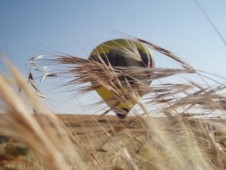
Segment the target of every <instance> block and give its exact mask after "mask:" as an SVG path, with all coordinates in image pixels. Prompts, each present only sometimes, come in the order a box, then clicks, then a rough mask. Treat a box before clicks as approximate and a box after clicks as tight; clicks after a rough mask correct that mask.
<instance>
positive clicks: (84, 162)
mask: <svg viewBox="0 0 226 170" xmlns="http://www.w3.org/2000/svg"><path fill="white" fill-rule="evenodd" d="M137 40H138V41H140V42H142V43H145V44H146V45H147V46H148V47H150V48H151V49H153V50H156V51H157V52H159V53H162V54H164V55H166V56H168V57H169V58H170V59H171V60H172V61H174V62H175V63H177V64H178V68H160V67H157V68H153V69H138V68H137V69H128V68H127V69H121V68H112V67H110V66H106V65H104V64H101V63H96V62H94V61H89V60H85V59H81V58H78V57H73V56H67V55H60V56H58V57H56V58H49V59H48V58H46V59H45V58H44V59H43V58H42V57H37V58H32V59H31V60H30V64H31V65H32V67H34V70H35V71H38V72H40V75H41V77H39V79H40V80H41V81H44V80H45V79H48V78H56V79H58V78H63V80H64V81H60V82H62V84H59V85H60V87H61V88H63V89H64V88H66V87H67V89H70V90H71V89H72V90H73V92H77V93H78V94H79V95H80V94H86V93H88V92H91V91H94V90H95V89H96V88H98V87H100V86H104V87H106V88H108V89H111V90H112V91H113V92H114V94H115V96H117V100H122V101H125V100H126V101H127V102H128V103H129V102H130V101H132V100H134V99H133V98H132V97H134V95H130V94H131V92H132V93H133V94H136V95H137V94H143V93H144V94H146V95H145V96H143V100H141V101H140V102H139V103H138V106H139V107H140V108H138V109H134V110H133V111H131V115H133V116H128V117H127V118H126V119H125V120H121V121H118V119H117V118H116V117H115V116H104V117H101V118H99V117H97V116H92V115H91V116H86V117H85V116H75V117H72V116H67V115H64V116H56V115H54V114H52V113H51V111H50V110H49V109H48V108H47V107H46V105H45V104H43V101H42V100H41V99H40V97H38V96H41V97H45V95H43V94H42V92H41V91H40V90H39V89H38V88H37V80H36V78H35V77H38V75H34V73H32V72H31V73H30V74H29V81H30V83H31V84H32V87H31V86H29V85H28V83H27V80H26V79H25V78H24V77H23V76H22V75H21V74H20V73H19V71H18V70H17V69H16V68H15V67H14V66H13V65H11V63H10V62H8V61H6V64H7V66H8V68H9V71H10V72H11V74H12V78H9V77H6V76H4V75H2V74H0V82H1V83H0V106H1V109H2V111H4V112H6V113H7V115H4V116H2V117H1V119H0V132H1V134H2V135H7V136H10V137H11V138H12V139H13V140H15V141H9V142H8V143H7V144H4V145H3V146H2V148H1V149H2V150H1V155H0V157H1V159H0V165H1V168H2V169H10V168H11V169H115V170H116V169H118V170H119V169H134V170H138V169H225V165H226V159H225V158H226V157H225V154H226V153H225V149H226V131H225V129H226V127H225V119H224V117H225V102H226V98H225V93H224V89H225V86H224V85H223V83H218V82H215V83H214V84H213V85H212V84H211V85H210V84H209V80H208V79H206V77H204V76H202V75H201V73H200V72H198V71H196V70H195V69H193V68H192V67H191V66H190V65H189V64H188V63H186V62H184V61H183V60H181V59H180V58H179V57H177V56H176V55H175V54H173V53H171V52H169V51H167V50H165V49H163V48H161V47H158V46H156V45H154V44H152V43H149V42H147V41H144V40H141V39H137ZM42 63H44V64H45V65H49V66H51V65H54V69H53V70H46V69H45V68H43V67H40V66H41V65H42ZM144 72H150V73H151V75H152V76H151V77H150V79H151V81H153V82H156V83H153V84H152V86H150V87H147V86H142V87H143V88H138V89H134V87H132V86H131V87H130V88H129V89H127V90H128V91H129V92H130V94H128V93H126V92H125V91H126V90H124V91H123V93H122V90H119V89H118V87H121V88H123V87H124V85H125V82H120V81H119V77H120V76H122V75H126V76H129V77H136V75H137V74H143V73H144ZM202 74H203V73H202ZM178 75H181V76H179V77H180V79H179V80H181V79H182V78H183V81H182V82H181V81H179V83H178V81H177V82H170V81H169V80H168V79H167V80H165V79H164V78H166V77H169V76H171V77H177V76H178ZM197 77H198V81H196V80H197ZM137 81H138V80H137ZM148 81H150V80H148ZM168 81H169V82H168ZM89 82H92V83H89ZM138 83H141V84H142V82H139V81H138ZM126 85H127V87H128V86H129V85H128V84H126ZM18 88H19V89H20V91H21V92H20V93H18V91H17V89H18ZM37 92H38V93H37ZM34 94H37V95H34ZM136 97H137V98H138V99H139V98H140V96H139V95H137V96H136ZM99 104H100V103H99ZM31 112H34V113H35V115H34V114H31ZM153 115H162V117H153ZM59 117H60V119H59ZM61 120H62V121H61ZM65 125H66V126H65ZM27 148H29V149H28V150H27ZM15 153H17V154H15ZM21 166H22V167H21Z"/></svg>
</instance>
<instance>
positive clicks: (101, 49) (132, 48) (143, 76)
mask: <svg viewBox="0 0 226 170" xmlns="http://www.w3.org/2000/svg"><path fill="white" fill-rule="evenodd" d="M89 59H90V60H93V61H96V62H98V63H101V64H104V65H107V66H108V67H109V68H110V69H112V70H114V71H115V70H116V71H117V70H118V71H119V72H120V70H123V69H133V70H135V69H142V68H152V67H154V61H153V58H152V54H151V52H150V51H149V49H148V48H147V47H145V46H144V45H143V44H142V43H140V42H138V41H136V40H130V39H115V40H110V41H107V42H104V43H102V44H100V45H98V46H97V47H96V48H95V49H94V50H93V51H92V52H91V54H90V57H89ZM144 70H146V71H143V72H140V71H139V73H138V74H136V75H133V76H130V75H120V74H116V75H117V76H116V77H117V79H116V80H113V81H112V82H109V83H111V85H112V86H113V87H114V90H112V89H108V88H106V87H104V86H101V87H99V88H97V89H96V91H97V93H98V94H99V95H100V97H101V98H102V99H103V100H104V101H105V102H106V104H107V105H109V106H110V107H111V109H112V110H113V111H114V112H115V113H116V114H117V116H118V117H119V118H125V117H126V115H127V114H128V112H129V111H130V110H131V109H132V108H133V106H134V105H135V104H137V103H138V102H139V101H140V97H141V96H142V95H144V94H143V93H142V90H141V88H142V86H149V85H150V83H151V81H150V77H151V73H150V72H148V71H147V69H144ZM95 71H98V70H95ZM99 71H100V70H99Z"/></svg>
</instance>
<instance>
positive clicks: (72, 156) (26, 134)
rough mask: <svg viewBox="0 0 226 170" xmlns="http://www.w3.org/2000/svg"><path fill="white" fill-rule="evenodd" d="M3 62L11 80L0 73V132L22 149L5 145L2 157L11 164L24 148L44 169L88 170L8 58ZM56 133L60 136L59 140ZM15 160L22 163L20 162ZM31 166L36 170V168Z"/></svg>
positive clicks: (63, 128) (63, 129)
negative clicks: (8, 158) (3, 113)
mask: <svg viewBox="0 0 226 170" xmlns="http://www.w3.org/2000/svg"><path fill="white" fill-rule="evenodd" d="M4 61H5V64H6V66H7V67H8V69H9V71H10V72H11V75H12V78H8V77H6V76H5V75H3V74H1V73H0V81H1V83H0V97H1V98H0V103H1V106H2V107H3V108H4V109H5V113H6V114H5V115H1V116H2V117H1V118H2V119H1V120H0V132H1V134H2V135H6V136H9V137H10V138H12V139H14V140H16V141H18V142H21V143H22V144H24V146H25V148H23V147H20V146H14V144H13V145H8V146H7V147H6V148H5V149H6V150H5V151H6V153H5V154H6V157H7V155H8V154H9V155H11V157H12V160H13V161H15V160H18V156H22V155H23V154H26V153H25V152H27V150H26V148H27V147H28V148H29V150H31V151H32V153H33V154H34V155H35V156H36V157H37V159H39V160H41V161H43V163H44V164H43V166H44V167H47V168H48V169H59V170H62V169H71V168H69V167H74V168H75V169H77V168H78V169H88V168H87V165H86V164H84V162H83V160H82V159H83V158H82V157H81V155H80V154H79V153H78V150H77V149H76V146H75V144H73V142H72V140H71V137H70V133H69V131H68V130H67V128H66V126H65V125H64V124H63V123H62V122H61V121H60V120H59V119H58V118H57V117H56V116H54V115H53V114H52V113H51V111H50V110H49V109H48V107H46V105H45V104H44V103H43V101H42V100H41V99H40V98H39V97H38V96H36V95H35V94H36V93H35V90H34V89H33V88H32V87H30V86H29V85H28V83H27V80H26V79H25V78H24V77H23V76H22V74H21V73H20V72H19V71H18V70H17V68H16V67H15V66H13V65H12V64H11V63H10V62H9V61H8V59H6V58H4ZM17 89H20V90H21V92H22V93H23V94H24V96H25V98H24V97H21V95H20V94H19V93H18V91H17ZM28 104H29V105H30V106H29V107H30V108H32V109H33V110H36V116H35V115H34V114H32V113H31V111H32V109H29V107H27V105H28ZM53 127H54V128H53ZM59 134H60V136H61V135H62V136H64V137H63V138H59ZM69 151H70V152H69ZM19 160H20V162H21V163H22V164H23V159H19ZM50 162H51V163H50ZM28 163H29V162H28ZM30 164H32V163H31V162H30ZM33 166H34V168H37V169H40V167H39V166H38V165H35V164H34V165H33ZM35 166H37V167H35ZM6 169H7V168H6Z"/></svg>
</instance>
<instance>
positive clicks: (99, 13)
mask: <svg viewBox="0 0 226 170" xmlns="http://www.w3.org/2000/svg"><path fill="white" fill-rule="evenodd" d="M199 3H200V4H201V6H202V7H203V9H204V10H205V12H206V13H207V14H208V15H209V17H210V19H211V20H212V22H213V23H214V24H215V26H216V27H217V28H218V30H219V32H220V33H221V34H222V36H223V37H224V38H225V39H226V10H225V7H226V1H225V0H199ZM121 33H125V34H129V35H131V36H135V37H139V38H143V39H146V40H147V41H150V42H153V43H155V44H157V45H159V46H161V47H164V48H166V49H168V50H170V51H173V52H175V53H177V54H178V55H179V56H182V57H183V58H184V59H185V60H186V61H188V62H189V63H190V64H191V65H193V66H194V67H195V68H197V69H202V70H206V71H208V72H213V73H216V74H219V75H221V76H224V77H226V68H225V67H226V66H225V64H226V46H225V45H224V43H223V42H222V41H221V40H220V38H219V36H218V35H217V33H216V32H215V31H214V29H213V28H212V27H211V25H210V23H209V22H208V20H207V19H206V18H205V17H204V15H203V14H202V13H201V11H200V9H199V8H198V7H197V5H196V3H195V1H194V0H139V1H136V0H121V1H119V0H118V1H106V0H96V1H93V0H67V1H61V0H54V1H51V0H49V1H46V0H39V1H31V0H20V1H16V0H14V1H13V0H8V1H0V52H2V53H4V54H5V55H6V56H7V57H8V58H10V60H11V61H12V62H13V63H14V64H15V65H16V66H17V67H18V68H19V69H20V70H21V71H22V72H23V73H25V65H26V63H27V61H28V59H29V58H31V57H33V56H36V55H40V54H46V53H48V52H52V51H51V50H55V51H58V52H63V53H67V54H71V55H75V56H81V57H84V58H88V56H89V53H90V51H91V50H92V49H93V48H94V47H95V46H96V45H98V44H99V43H101V42H103V41H106V40H109V39H114V38H119V37H120V36H122V34H121ZM50 49H51V50H50ZM0 67H1V68H0V70H2V69H3V68H2V65H0ZM81 101H83V102H84V103H83V104H81V106H83V105H85V99H83V100H81ZM81 101H77V102H76V101H75V103H77V104H79V102H81ZM65 105H67V106H68V107H65ZM75 105H76V104H74V103H73V102H68V103H67V104H64V109H65V108H67V110H64V109H62V108H57V109H56V110H57V111H59V112H61V111H62V110H63V111H65V112H70V111H71V110H73V111H72V112H75V110H76V109H71V108H73V107H75ZM76 107H77V106H76ZM80 109H81V108H80Z"/></svg>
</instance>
